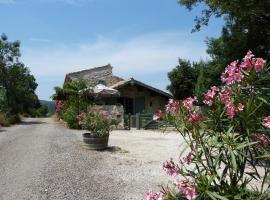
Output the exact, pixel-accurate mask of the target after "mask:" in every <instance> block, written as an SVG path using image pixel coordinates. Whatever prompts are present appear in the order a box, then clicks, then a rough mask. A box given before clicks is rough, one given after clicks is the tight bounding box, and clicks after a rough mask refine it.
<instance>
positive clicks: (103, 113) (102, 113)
mask: <svg viewBox="0 0 270 200" xmlns="http://www.w3.org/2000/svg"><path fill="white" fill-rule="evenodd" d="M100 114H101V116H102V117H104V118H107V117H109V112H108V111H106V110H103V111H100Z"/></svg>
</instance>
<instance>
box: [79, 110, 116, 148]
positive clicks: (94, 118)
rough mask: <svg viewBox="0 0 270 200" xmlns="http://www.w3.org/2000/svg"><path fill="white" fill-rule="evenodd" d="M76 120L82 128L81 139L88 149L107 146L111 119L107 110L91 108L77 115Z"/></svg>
mask: <svg viewBox="0 0 270 200" xmlns="http://www.w3.org/2000/svg"><path fill="white" fill-rule="evenodd" d="M78 121H79V124H80V125H81V127H82V129H83V130H88V131H89V132H87V133H83V141H84V142H85V143H86V144H88V146H89V148H90V149H93V150H101V149H106V148H107V147H108V140H109V134H110V131H111V127H112V120H110V118H109V114H108V112H107V111H99V110H92V111H90V112H88V113H81V114H80V115H78Z"/></svg>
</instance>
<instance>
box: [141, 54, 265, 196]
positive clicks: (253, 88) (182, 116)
mask: <svg viewBox="0 0 270 200" xmlns="http://www.w3.org/2000/svg"><path fill="white" fill-rule="evenodd" d="M269 76H270V69H269V65H267V64H266V61H265V60H263V59H262V58H256V57H255V56H254V55H253V54H252V52H251V51H249V52H248V53H247V55H246V56H245V57H244V58H243V60H242V61H234V62H232V63H231V64H229V65H228V66H227V67H226V69H225V71H224V73H222V75H221V80H222V82H223V83H224V84H223V85H222V86H221V87H216V86H212V87H211V88H210V89H209V90H208V92H207V93H206V94H204V101H203V102H204V104H205V105H204V106H202V107H198V106H196V102H197V98H196V97H189V98H187V99H185V100H183V101H176V100H170V101H169V103H168V105H166V107H165V111H163V112H162V111H160V112H159V113H157V114H156V115H155V116H154V119H155V120H159V119H161V118H162V119H164V120H166V121H168V122H169V123H170V124H172V125H173V126H174V127H175V128H176V130H177V131H178V132H179V133H180V134H181V135H182V137H183V139H184V140H185V143H186V145H187V146H186V148H183V151H182V152H181V153H180V158H179V159H178V160H174V159H170V160H168V161H165V162H164V164H163V169H164V170H165V172H166V173H167V174H168V175H170V176H172V177H173V183H171V184H168V185H166V186H163V187H162V189H161V191H160V192H156V193H154V192H149V193H147V196H146V199H147V200H182V199H183V200H193V199H202V200H210V199H212V200H215V199H218V200H228V199H229V200H234V199H254V200H255V199H258V200H263V199H270V191H269V183H268V177H269V172H270V162H269V158H270V155H269V150H270V145H269V142H270V140H269V136H270V109H269V107H270V106H269V105H270V104H269V102H270V98H269V96H270V95H269V93H270V87H269V80H270V79H269Z"/></svg>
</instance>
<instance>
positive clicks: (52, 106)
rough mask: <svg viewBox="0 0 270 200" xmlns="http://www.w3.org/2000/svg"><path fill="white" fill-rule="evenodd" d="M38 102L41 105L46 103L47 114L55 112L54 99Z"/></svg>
mask: <svg viewBox="0 0 270 200" xmlns="http://www.w3.org/2000/svg"><path fill="white" fill-rule="evenodd" d="M40 103H41V104H42V105H47V106H48V108H49V114H51V113H54V112H55V104H54V101H45V100H40Z"/></svg>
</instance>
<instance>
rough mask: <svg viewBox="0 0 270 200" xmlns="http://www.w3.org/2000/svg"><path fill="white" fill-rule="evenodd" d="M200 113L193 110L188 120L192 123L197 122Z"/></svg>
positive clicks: (199, 118)
mask: <svg viewBox="0 0 270 200" xmlns="http://www.w3.org/2000/svg"><path fill="white" fill-rule="evenodd" d="M201 118H202V117H201V115H200V114H199V113H197V112H195V111H193V112H192V113H190V114H189V119H188V121H189V122H190V123H192V124H196V123H197V122H199V121H200V120H201Z"/></svg>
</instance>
